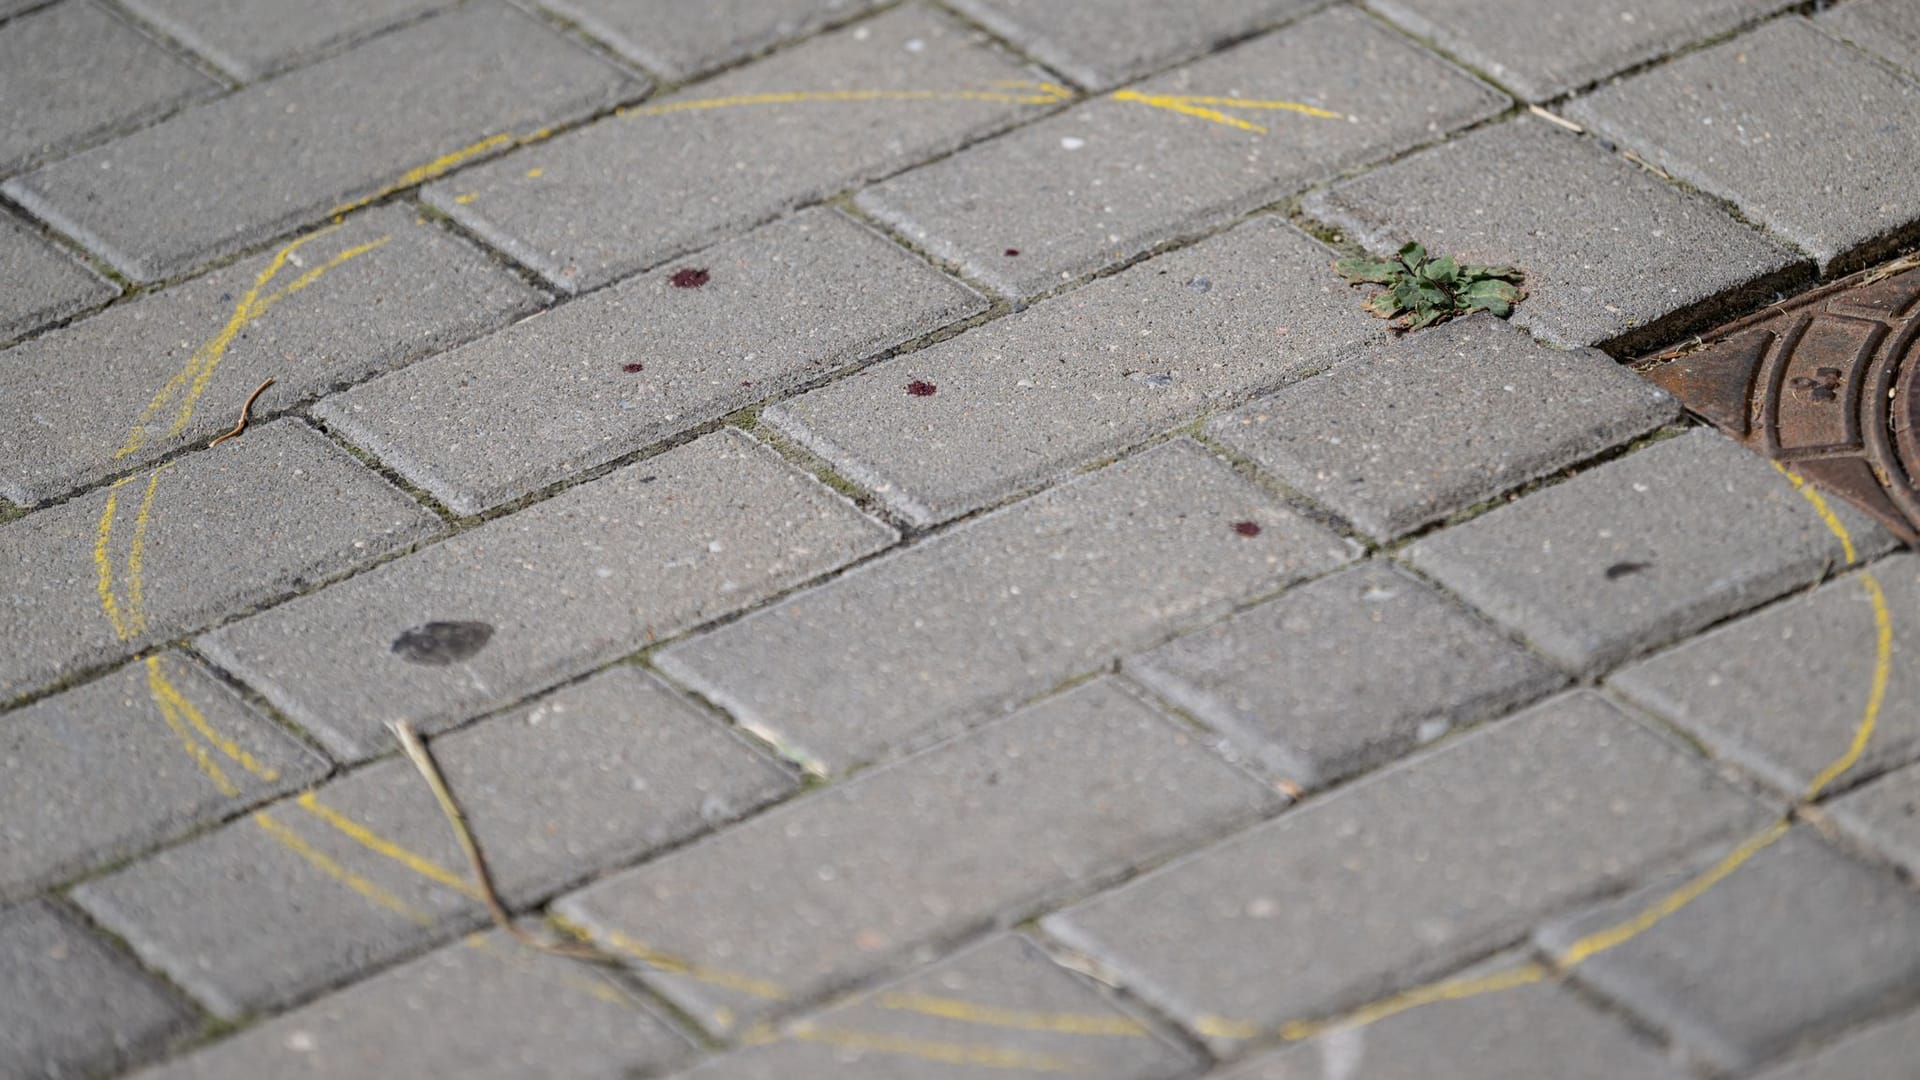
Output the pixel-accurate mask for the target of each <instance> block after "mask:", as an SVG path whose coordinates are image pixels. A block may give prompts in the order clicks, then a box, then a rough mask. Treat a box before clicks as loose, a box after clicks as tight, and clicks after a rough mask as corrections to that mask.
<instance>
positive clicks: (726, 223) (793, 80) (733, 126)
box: [426, 5, 1062, 290]
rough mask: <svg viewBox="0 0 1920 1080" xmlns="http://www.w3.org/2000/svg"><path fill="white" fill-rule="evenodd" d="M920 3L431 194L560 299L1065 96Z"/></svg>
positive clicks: (928, 154) (437, 186)
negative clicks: (557, 290)
mask: <svg viewBox="0 0 1920 1080" xmlns="http://www.w3.org/2000/svg"><path fill="white" fill-rule="evenodd" d="M1038 78H1040V76H1039V74H1038V73H1036V72H1033V71H1030V70H1029V69H1028V68H1026V67H1023V66H1021V65H1020V64H1018V63H1016V62H1015V61H1014V60H1013V59H1012V58H1010V57H1008V56H1006V55H1004V54H1002V53H1001V52H999V51H998V50H996V49H994V48H993V47H991V46H990V45H989V44H988V43H986V42H984V41H981V40H978V38H977V35H975V34H973V33H972V32H970V31H968V30H966V29H964V28H962V27H960V26H958V25H956V24H955V23H953V22H951V21H950V20H948V19H947V18H945V17H944V16H941V15H937V14H935V13H934V12H932V11H929V10H927V9H925V8H923V7H921V6H919V5H909V6H907V7H904V8H898V9H895V10H893V11H890V12H888V13H886V14H884V15H881V16H878V17H876V18H873V19H869V20H866V21H863V22H861V23H859V24H858V25H856V26H852V27H848V28H845V29H841V30H837V31H834V32H833V33H831V34H827V35H824V36H822V37H819V38H815V39H813V40H811V41H808V42H806V43H804V44H802V45H800V46H798V47H796V48H793V49H789V50H786V51H783V52H781V53H778V54H776V55H774V56H772V57H770V58H768V59H765V60H762V61H760V62H758V63H753V64H749V65H747V66H745V67H742V68H740V69H738V70H736V71H731V72H728V73H727V74H725V75H722V76H720V77H719V78H716V79H713V80H710V81H708V82H704V83H700V84H698V85H695V86H691V87H687V88H685V89H683V90H681V91H680V92H678V93H676V94H673V95H671V96H669V97H667V98H664V99H662V100H660V101H658V102H648V103H646V104H645V105H643V106H637V107H633V108H628V109H625V110H623V111H622V112H621V114H620V115H619V116H618V117H613V118H609V119H607V120H604V121H602V122H600V123H597V124H593V125H591V126H589V127H586V128H583V129H581V130H579V131H576V132H573V133H571V134H569V135H566V136H563V137H561V138H558V139H555V140H553V141H552V142H550V143H545V144H542V145H540V146H534V147H529V148H527V150H526V151H525V152H523V153H519V154H514V155H512V156H510V157H507V158H504V159H502V160H500V161H497V162H492V163H489V164H487V165H485V166H483V167H481V168H477V169H472V170H469V171H467V172H465V173H462V174H461V175H460V176H459V177H457V178H454V179H450V180H447V181H444V182H442V183H438V184H434V185H432V186H430V187H429V188H427V191H426V197H427V199H428V201H429V202H431V203H433V205H435V206H438V207H439V208H440V209H442V210H445V211H446V212H447V213H449V214H452V215H453V216H454V217H455V218H456V219H458V220H459V221H461V222H462V223H463V224H465V225H466V226H468V227H469V228H471V229H473V230H474V231H475V232H477V233H479V234H480V235H481V236H484V237H486V238H487V239H488V240H490V241H492V242H493V243H495V244H496V245H498V246H499V247H501V248H502V249H503V250H505V251H507V252H509V253H510V254H512V255H513V257H514V258H516V259H518V260H520V261H521V262H523V263H525V264H527V265H528V266H531V267H533V268H534V269H535V270H537V271H539V272H540V273H541V274H542V275H543V276H545V277H546V278H548V279H549V280H551V281H552V282H553V283H554V284H555V285H557V286H559V287H561V288H564V289H569V290H574V289H584V288H589V287H591V286H594V285H598V284H601V283H603V282H606V281H608V280H610V279H613V278H616V277H622V276H624V275H626V274H630V273H632V272H634V271H636V270H644V269H647V268H649V267H652V266H655V265H658V264H660V263H662V262H665V261H666V260H668V259H670V258H673V257H674V256H677V255H680V254H683V253H685V252H687V251H689V250H692V249H693V248H695V247H699V246H702V245H704V244H707V243H710V242H711V241H713V240H716V239H719V238H720V237H721V236H723V235H725V234H726V233H728V232H731V231H737V230H740V229H744V228H746V227H748V226H752V225H755V224H758V223H760V222H762V221H765V220H767V219H768V218H771V217H772V216H774V215H775V214H778V213H780V212H781V211H784V210H787V209H790V208H792V207H794V206H797V205H800V204H802V203H807V202H813V201H816V200H819V199H822V198H825V197H827V196H829V195H832V194H833V193H835V192H837V191H839V190H840V189H842V188H845V187H848V186H850V185H853V184H855V183H857V182H859V181H861V180H865V179H870V178H873V177H877V176H884V175H886V174H888V173H892V172H896V171H898V170H900V169H903V168H906V167H907V166H910V165H914V164H917V163H919V162H920V161H923V160H925V159H927V158H930V157H933V156H935V155H938V154H941V153H944V152H946V151H949V150H952V149H954V148H955V147H958V146H960V145H962V144H964V143H965V142H967V141H968V140H970V139H973V138H977V137H979V136H982V135H985V134H987V133H989V132H991V131H994V130H996V129H998V128H1001V127H1004V126H1006V125H1007V124H1010V123H1012V122H1013V121H1015V120H1017V119H1019V118H1021V117H1023V116H1028V115H1031V114H1033V113H1034V112H1036V111H1037V110H1039V109H1042V108H1045V107H1047V106H1049V105H1053V104H1057V103H1058V102H1059V101H1060V100H1062V99H1061V98H1059V97H1058V96H1057V95H1054V94H1052V93H1050V92H1047V91H1044V90H1042V89H1040V88H1039V84H1038V83H1031V82H1028V83H1022V84H1020V85H1007V83H1008V81H1009V80H1034V79H1038Z"/></svg>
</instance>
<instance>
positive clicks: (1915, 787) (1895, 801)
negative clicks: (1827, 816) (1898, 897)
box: [1828, 710, 1920, 877]
mask: <svg viewBox="0 0 1920 1080" xmlns="http://www.w3.org/2000/svg"><path fill="white" fill-rule="evenodd" d="M1902 711H1906V710H1902ZM1828 810H1829V811H1830V812H1831V813H1832V814H1833V818H1834V820H1835V821H1837V822H1839V824H1840V826H1841V828H1843V829H1845V830H1846V831H1847V832H1850V833H1852V834H1853V835H1854V836H1855V837H1857V838H1858V839H1859V840H1860V841H1861V842H1862V843H1864V844H1866V845H1868V846H1870V847H1873V848H1875V849H1878V851H1879V852H1880V854H1882V855H1885V856H1886V857H1887V858H1889V859H1892V860H1893V861H1894V862H1896V863H1898V864H1900V866H1901V867H1902V868H1903V869H1905V870H1906V871H1907V873H1909V874H1911V875H1913V876H1915V877H1920V765H1910V766H1908V767H1906V768H1904V769H1900V770H1898V771H1896V772H1892V773H1888V774H1887V775H1886V776H1883V777H1881V778H1880V779H1878V780H1875V781H1874V782H1873V783H1871V784H1868V785H1867V786H1865V787H1863V788H1861V789H1859V790H1858V791H1852V792H1849V793H1847V794H1846V795H1844V796H1841V797H1840V798H1838V799H1836V800H1834V801H1833V802H1832V803H1831V804H1830V805H1829V806H1828Z"/></svg>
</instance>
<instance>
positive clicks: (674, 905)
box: [557, 682, 1278, 1032]
mask: <svg viewBox="0 0 1920 1080" xmlns="http://www.w3.org/2000/svg"><path fill="white" fill-rule="evenodd" d="M1277 802H1278V796H1277V795H1275V794H1274V793H1272V792H1270V791H1267V790H1265V789H1264V788H1262V787H1261V785H1260V784H1258V783H1257V782H1255V781H1253V780H1252V779H1250V778H1248V777H1246V776H1244V775H1242V774H1240V773H1238V772H1236V771H1234V770H1233V769H1232V768H1231V767H1230V766H1228V765H1226V764H1225V763H1224V762H1221V761H1220V760H1219V759H1217V758H1215V757H1213V756H1212V755H1211V754H1210V753H1208V752H1207V751H1206V750H1205V749H1204V748H1203V747H1201V746H1200V745H1198V744H1197V743H1196V742H1194V740H1193V738H1192V736H1191V735H1189V734H1188V733H1187V732H1185V731H1184V730H1182V729H1180V728H1178V727H1177V726H1175V725H1173V724H1171V723H1170V722H1168V721H1167V720H1166V719H1165V718H1164V717H1162V716H1160V715H1159V714H1157V713H1155V712H1154V711H1152V710H1151V709H1149V708H1147V707H1146V706H1145V705H1142V704H1140V703H1139V702H1137V701H1134V700H1133V699H1131V698H1129V697H1127V696H1126V695H1125V694H1123V693H1121V692H1120V691H1119V690H1118V689H1116V688H1115V687H1114V686H1113V684H1111V683H1108V682H1097V683H1091V684H1088V685H1086V686H1082V687H1080V688H1078V689H1075V690H1073V691H1071V692H1069V693H1067V694H1064V695H1062V696H1060V697H1057V698H1053V699H1050V700H1048V701H1046V702H1044V703H1042V704H1039V705H1035V706H1032V707H1030V708H1028V709H1026V710H1023V711H1022V712H1020V713H1017V714H1015V715H1014V716H1012V717H1009V718H1007V719H1005V720H1003V721H1001V722H1000V723H998V724H996V725H993V726H992V727H989V728H986V729H983V730H980V731H977V732H974V733H971V734H969V735H966V736H963V737H961V738H959V739H956V740H954V741H952V742H948V743H943V744H941V745H939V746H937V747H934V748H932V749H930V750H927V751H925V752H924V753H922V754H920V755H917V756H914V757H911V758H907V759H905V760H902V761H899V762H896V763H894V764H892V765H889V766H886V767H883V768H880V769H876V770H873V771H872V772H868V773H865V774H863V775H861V776H859V777H857V778H855V779H853V780H850V781H848V782H847V783H844V784H839V785H836V786H833V787H829V788H826V789H824V790H822V791H820V792H818V793H816V794H814V795H811V796H809V797H807V798H805V799H803V800H800V801H798V802H795V803H790V804H788V805H787V806H785V807H782V808H780V809H779V810H776V811H774V812H772V813H770V814H764V815H761V816H760V817H757V818H754V819H752V820H751V821H748V822H746V823H744V824H741V825H737V826H734V827H733V828H731V829H727V830H726V831H724V832H721V833H718V834H716V835H714V836H712V837H709V838H708V839H706V840H703V841H701V842H700V843H697V844H694V845H692V846H690V847H687V848H683V849H681V850H680V851H677V852H674V853H672V854H670V855H668V856H666V857H664V858H661V859H658V860H655V861H653V862H650V863H647V864H646V865H643V866H640V867H638V868H636V869H634V870H631V871H628V872H626V873H624V874H619V875H616V876H614V877H611V878H608V879H605V880H603V881H600V882H598V883H596V884H594V885H591V886H589V887H588V888H586V889H585V890H583V891H581V892H578V893H575V894H573V895H571V896H568V897H564V898H562V899H561V901H560V902H559V903H558V905H557V906H558V909H559V910H560V911H561V913H562V914H563V915H564V916H565V917H566V918H568V919H570V920H573V921H574V922H575V923H577V924H579V925H580V926H582V927H584V928H586V929H587V930H588V931H589V932H590V933H591V934H592V935H593V937H594V939H595V940H596V941H598V942H601V943H603V944H605V945H606V946H608V947H609V948H610V949H612V950H614V951H617V952H621V953H624V954H625V955H626V956H627V957H628V958H629V959H631V960H635V961H637V962H638V966H639V968H640V973H641V977H642V978H644V979H645V980H646V981H647V982H648V984H649V985H651V986H653V987H654V988H655V989H657V990H659V991H660V992H661V993H662V994H664V995H666V996H667V997H668V998H669V999H671V1000H672V1001H673V1002H674V1003H675V1004H676V1005H678V1006H679V1007H681V1008H682V1009H685V1010H686V1011H687V1012H688V1013H689V1014H690V1015H691V1016H693V1017H694V1019H696V1020H697V1021H698V1022H700V1023H701V1024H703V1025H706V1026H707V1027H709V1028H710V1029H711V1030H713V1031H715V1032H725V1031H728V1030H731V1029H732V1028H734V1027H736V1026H739V1025H743V1024H746V1023H750V1022H751V1021H753V1020H756V1019H759V1018H762V1017H765V1016H767V1015H769V1014H770V1013H773V1012H775V1011H778V1010H781V1009H785V1008H789V1007H791V1006H792V1005H793V1004H798V1003H803V1002H805V1001H806V1000H808V999H810V998H812V997H813V996H815V995H817V994H819V993H821V992H822V991H826V990H830V989H833V988H835V987H837V986H840V985H843V984H845V983H847V982H850V981H851V980H854V979H856V978H859V977H862V976H865V975H868V974H872V973H875V972H879V971H883V970H885V969H887V968H888V967H891V966H895V965H899V964H901V963H903V962H908V961H910V960H912V959H913V958H915V957H916V956H917V955H919V951H920V950H932V949H937V948H938V947H940V946H941V945H943V944H945V943H948V942H951V941H953V940H954V939H956V938H958V937H961V936H962V935H965V934H968V933H970V932H972V931H974V930H977V929H978V928H980V927H982V926H984V925H991V924H998V925H1007V924H1010V923H1012V922H1014V921H1017V920H1019V919H1020V918H1023V917H1025V916H1027V915H1030V914H1032V912H1033V911H1034V910H1035V909H1036V908H1037V907H1039V906H1041V905H1043V904H1045V903H1047V902H1048V901H1049V900H1050V899H1054V898H1057V897H1059V896H1060V895H1061V894H1062V893H1064V892H1068V891H1070V890H1078V889H1085V888H1088V887H1091V886H1093V885H1095V884H1096V883H1098V882H1099V881H1101V880H1102V879H1104V878H1107V877H1109V876H1111V875H1113V874H1115V873H1117V872H1120V871H1122V870H1123V869H1124V868H1126V867H1128V866H1131V865H1136V864H1138V863H1140V862H1142V861H1147V860H1150V859H1152V858H1153V857H1155V856H1156V855H1159V854H1164V853H1166V852H1169V851H1172V850H1177V849H1178V847H1179V846H1180V845H1181V844H1183V843H1186V842H1190V841H1192V840H1193V839H1195V838H1196V837H1197V836H1199V835H1202V834H1204V833H1207V832H1210V831H1213V830H1216V829H1219V828H1223V827H1226V826H1229V825H1231V824H1232V823H1234V822H1238V821H1245V820H1247V819H1249V818H1251V817H1252V816H1254V815H1255V814H1257V813H1260V812H1263V811H1266V810H1269V809H1271V808H1272V807H1273V806H1274V805H1276V803H1277ZM668 958H671V959H668ZM926 958H927V957H924V956H921V957H920V959H921V960H924V959H926Z"/></svg>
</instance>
